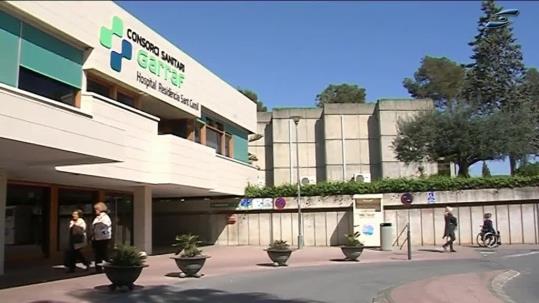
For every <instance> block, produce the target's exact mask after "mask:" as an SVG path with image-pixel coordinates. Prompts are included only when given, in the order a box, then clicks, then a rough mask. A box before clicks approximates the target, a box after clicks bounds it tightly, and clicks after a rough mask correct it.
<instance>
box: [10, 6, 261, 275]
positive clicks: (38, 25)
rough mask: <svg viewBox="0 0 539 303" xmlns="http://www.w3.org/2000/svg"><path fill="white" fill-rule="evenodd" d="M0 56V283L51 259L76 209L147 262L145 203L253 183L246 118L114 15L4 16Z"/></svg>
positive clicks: (233, 95)
mask: <svg viewBox="0 0 539 303" xmlns="http://www.w3.org/2000/svg"><path fill="white" fill-rule="evenodd" d="M0 53H1V54H2V55H1V56H0V102H1V104H2V106H0V230H1V231H4V230H5V232H1V233H0V273H2V272H3V269H4V264H7V265H8V266H9V264H10V262H16V261H17V260H27V259H29V258H30V259H36V258H37V259H40V258H57V257H59V256H61V252H62V251H63V250H64V249H65V248H66V245H67V228H68V222H69V218H70V214H71V212H72V211H73V210H75V209H82V210H83V211H84V213H85V218H86V220H87V221H88V223H89V222H91V220H92V217H93V216H92V204H93V203H95V202H97V201H105V202H107V204H108V206H109V209H110V216H111V218H112V220H113V237H114V242H115V243H131V244H134V245H136V246H137V247H139V248H140V249H142V250H145V251H147V252H148V253H151V250H152V246H151V245H152V199H154V198H156V197H169V196H173V197H191V196H197V197H200V196H203V197H211V196H223V195H241V194H243V192H244V188H245V185H246V184H247V183H248V182H254V181H253V180H255V179H256V169H255V168H254V167H253V166H252V165H250V163H249V160H248V136H249V134H252V133H254V132H256V128H257V126H256V104H255V103H253V102H252V101H250V100H249V99H247V98H246V97H244V96H243V95H242V94H241V93H239V92H237V90H236V89H234V88H233V87H231V86H230V85H228V84H227V83H226V82H224V81H223V80H221V79H220V78H218V77H217V76H216V75H215V74H213V73H212V72H211V71H209V70H207V69H206V68H205V67H204V66H202V65H201V64H200V63H198V62H197V61H195V60H194V59H193V58H191V57H189V56H188V55H187V54H185V53H184V52H183V51H181V50H180V49H178V48H177V47H176V46H174V45H173V44H172V43H170V42H169V41H167V40H166V39H165V38H163V37H161V36H160V35H159V34H158V33H156V32H154V31H153V30H152V29H151V28H149V27H148V26H146V25H144V24H143V23H142V22H140V21H139V20H137V19H136V18H135V17H133V16H131V15H130V14H129V13H127V12H126V11H125V10H123V9H122V8H120V7H119V6H117V5H116V4H114V3H113V2H103V1H75V2H71V1H65V2H63V1H42V2H40V1H32V2H25V1H7V2H2V3H0Z"/></svg>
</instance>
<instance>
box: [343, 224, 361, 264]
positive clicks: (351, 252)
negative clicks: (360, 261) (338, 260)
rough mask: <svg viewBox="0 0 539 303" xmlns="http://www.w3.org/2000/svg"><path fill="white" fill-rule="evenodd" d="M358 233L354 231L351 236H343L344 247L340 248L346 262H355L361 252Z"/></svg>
mask: <svg viewBox="0 0 539 303" xmlns="http://www.w3.org/2000/svg"><path fill="white" fill-rule="evenodd" d="M359 236H360V233H359V232H358V231H356V232H355V233H353V234H346V235H344V237H345V239H346V245H343V246H341V250H342V252H343V254H344V255H345V256H346V258H345V259H346V260H348V261H357V258H359V256H361V253H362V252H363V243H361V241H359V239H358V238H359Z"/></svg>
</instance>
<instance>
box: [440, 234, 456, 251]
mask: <svg viewBox="0 0 539 303" xmlns="http://www.w3.org/2000/svg"><path fill="white" fill-rule="evenodd" d="M455 239H456V237H455V232H449V233H448V234H447V242H445V244H444V245H443V247H447V246H449V249H450V250H454V249H453V242H454V241H455Z"/></svg>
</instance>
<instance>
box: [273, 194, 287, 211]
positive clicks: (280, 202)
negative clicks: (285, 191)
mask: <svg viewBox="0 0 539 303" xmlns="http://www.w3.org/2000/svg"><path fill="white" fill-rule="evenodd" d="M285 206H286V200H285V198H283V197H279V198H277V199H275V208H277V209H283V208H284V207H285Z"/></svg>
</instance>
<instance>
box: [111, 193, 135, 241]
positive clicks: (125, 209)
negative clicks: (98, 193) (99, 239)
mask: <svg viewBox="0 0 539 303" xmlns="http://www.w3.org/2000/svg"><path fill="white" fill-rule="evenodd" d="M105 202H106V203H107V206H108V208H109V211H108V214H109V216H110V219H111V220H112V238H113V240H114V244H115V245H118V244H127V245H133V195H131V194H123V193H109V194H107V195H106V197H105Z"/></svg>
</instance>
